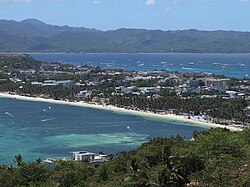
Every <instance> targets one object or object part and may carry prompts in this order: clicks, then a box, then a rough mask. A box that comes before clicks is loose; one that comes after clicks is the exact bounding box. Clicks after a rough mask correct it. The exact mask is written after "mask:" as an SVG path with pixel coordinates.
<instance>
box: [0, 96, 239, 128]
mask: <svg viewBox="0 0 250 187" xmlns="http://www.w3.org/2000/svg"><path fill="white" fill-rule="evenodd" d="M0 97H2V98H13V99H18V100H26V101H37V102H47V103H54V104H63V105H72V106H79V107H88V108H95V109H102V110H109V111H113V112H121V113H127V114H131V115H137V116H143V117H150V118H157V119H161V120H166V121H169V120H172V121H183V122H184V123H183V124H186V125H187V126H188V125H190V126H191V125H192V126H194V125H196V126H200V127H205V128H227V129H229V130H231V131H242V128H239V127H234V126H227V125H221V124H216V123H211V122H207V121H204V120H199V119H196V118H193V117H192V118H191V119H188V117H187V116H181V115H174V114H156V113H153V112H144V111H136V110H129V109H125V108H118V107H115V106H111V105H107V106H104V105H100V104H90V103H86V102H68V101H61V100H53V99H45V98H40V97H28V96H20V95H11V94H8V93H0Z"/></svg>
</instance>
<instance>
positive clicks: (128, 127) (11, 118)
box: [0, 98, 207, 165]
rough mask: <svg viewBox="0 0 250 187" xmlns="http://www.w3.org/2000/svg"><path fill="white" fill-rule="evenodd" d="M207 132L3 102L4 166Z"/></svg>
mask: <svg viewBox="0 0 250 187" xmlns="http://www.w3.org/2000/svg"><path fill="white" fill-rule="evenodd" d="M203 130H207V128H203V127H199V126H196V125H191V124H185V123H183V122H181V121H179V122H178V121H176V122H172V121H170V120H169V121H167V120H162V119H156V118H148V117H141V116H135V115H131V114H125V113H116V112H110V111H106V110H100V109H92V108H84V107H77V106H69V105H60V104H51V103H45V102H33V101H23V100H16V99H8V98H0V132H1V133H0V150H1V154H0V164H9V165H10V164H14V162H13V159H14V156H15V155H17V154H21V155H23V157H24V159H25V160H26V161H31V160H35V159H37V158H42V159H45V158H51V157H52V158H53V157H68V156H70V154H69V152H71V151H77V150H78V151H79V150H87V151H93V152H97V153H98V152H99V151H103V152H104V153H106V154H111V153H112V154H116V153H117V152H119V151H125V150H131V149H134V148H137V147H138V146H139V145H141V144H142V143H143V142H146V141H148V140H149V139H150V138H154V137H170V136H176V135H178V134H179V135H181V136H183V137H185V138H188V139H189V138H191V137H192V134H193V131H203Z"/></svg>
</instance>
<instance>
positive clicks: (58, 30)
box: [0, 19, 250, 53]
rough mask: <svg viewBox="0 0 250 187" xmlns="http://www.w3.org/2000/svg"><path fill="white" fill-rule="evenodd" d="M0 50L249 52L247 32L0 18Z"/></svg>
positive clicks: (249, 38) (249, 44)
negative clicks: (72, 24)
mask: <svg viewBox="0 0 250 187" xmlns="http://www.w3.org/2000/svg"><path fill="white" fill-rule="evenodd" d="M0 52H2V53H4V52H9V53H11V52H27V53H28V52H75V53H79V52H83V53H177V52H179V53H249V52H250V32H236V31H199V30H194V29H191V30H176V31H162V30H145V29H118V30H110V31H101V30H96V29H88V28H83V27H69V26H56V25H48V24H46V23H43V22H41V21H39V20H36V19H27V20H23V21H21V22H18V21H12V20H11V21H10V20H0Z"/></svg>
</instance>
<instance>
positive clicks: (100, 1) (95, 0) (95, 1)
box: [92, 0, 102, 4]
mask: <svg viewBox="0 0 250 187" xmlns="http://www.w3.org/2000/svg"><path fill="white" fill-rule="evenodd" d="M92 3H93V4H100V3H102V0H92Z"/></svg>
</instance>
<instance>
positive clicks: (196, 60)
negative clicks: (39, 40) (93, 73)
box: [32, 54, 250, 78]
mask: <svg viewBox="0 0 250 187" xmlns="http://www.w3.org/2000/svg"><path fill="white" fill-rule="evenodd" d="M32 56H33V57H34V58H35V59H38V60H42V61H60V62H64V63H70V64H75V65H80V64H81V63H82V64H86V65H90V66H100V67H103V68H117V69H128V70H138V71H140V70H154V69H157V70H168V71H179V72H206V73H213V74H217V75H218V74H219V75H226V76H228V77H236V78H243V77H246V78H249V76H250V54H32Z"/></svg>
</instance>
